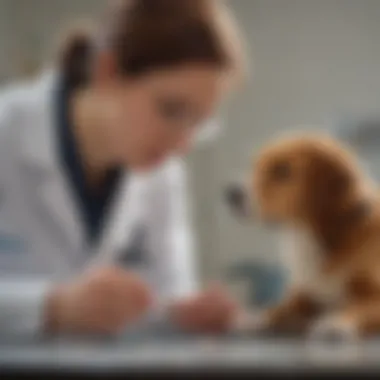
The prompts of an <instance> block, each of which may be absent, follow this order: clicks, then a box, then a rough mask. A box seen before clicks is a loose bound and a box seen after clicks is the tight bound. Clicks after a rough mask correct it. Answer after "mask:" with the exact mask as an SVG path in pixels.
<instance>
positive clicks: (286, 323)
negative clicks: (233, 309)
mask: <svg viewBox="0 0 380 380" xmlns="http://www.w3.org/2000/svg"><path fill="white" fill-rule="evenodd" d="M227 199H228V203H229V204H230V205H231V206H232V209H233V210H234V211H235V212H237V213H238V214H239V215H240V216H242V217H247V216H249V215H253V214H257V215H259V217H260V219H261V220H262V221H264V222H267V223H269V224H271V225H276V226H278V227H279V228H280V229H281V231H282V232H284V237H285V240H284V241H283V242H282V243H281V247H282V257H283V263H284V265H285V266H286V268H287V270H288V272H289V288H288V292H287V296H286V297H285V299H284V300H283V302H281V303H280V305H278V306H276V307H274V308H273V309H270V310H266V311H264V312H263V314H262V315H251V316H250V317H249V318H248V319H245V320H244V321H241V323H242V324H241V328H242V329H243V330H255V329H261V328H269V329H276V328H285V329H286V328H290V327H292V328H293V327H294V325H295V327H296V328H297V327H298V328H302V329H305V328H306V329H308V331H309V333H310V334H311V335H312V336H317V337H321V336H322V337H330V336H333V337H336V336H337V337H339V338H340V337H343V338H347V337H351V338H355V337H363V336H366V335H367V334H372V333H380V205H379V199H378V194H377V190H376V188H375V186H374V185H373V184H372V183H371V181H370V179H369V178H367V177H366V176H365V175H364V172H363V171H362V170H361V169H360V166H359V163H358V161H357V160H356V157H355V156H354V155H353V154H352V153H351V152H350V151H349V150H348V149H347V147H345V146H343V145H342V144H340V143H338V141H335V140H334V139H332V138H330V137H329V136H328V135H317V134H316V135H312V134H310V135H304V136H294V137H291V138H280V139H278V140H276V141H274V142H271V143H269V144H268V145H266V146H265V148H264V149H263V150H262V151H261V152H260V153H259V155H258V157H256V158H254V160H253V162H252V169H251V174H250V176H249V179H248V184H247V185H246V186H245V187H242V186H237V185H235V186H232V187H229V188H228V190H227Z"/></svg>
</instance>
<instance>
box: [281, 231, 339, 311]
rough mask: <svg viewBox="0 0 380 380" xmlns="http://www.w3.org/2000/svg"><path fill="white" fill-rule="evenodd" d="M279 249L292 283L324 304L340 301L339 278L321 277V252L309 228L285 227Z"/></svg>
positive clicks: (322, 254) (322, 253)
mask: <svg viewBox="0 0 380 380" xmlns="http://www.w3.org/2000/svg"><path fill="white" fill-rule="evenodd" d="M280 251H281V253H282V260H283V264H284V265H285V266H286V267H287V269H288V271H289V275H290V281H291V284H292V285H294V286H296V287H297V288H298V289H302V291H305V292H306V293H307V294H309V295H310V296H311V297H313V298H314V299H315V300H316V301H317V302H320V303H321V304H324V305H326V306H328V305H330V304H334V305H336V304H337V303H340V302H341V301H342V300H343V297H344V292H343V290H344V287H343V281H342V279H341V278H337V277H336V278H333V277H330V278H327V277H326V276H323V273H322V271H321V269H322V264H323V259H324V252H323V251H322V249H321V247H319V246H318V244H317V242H316V241H315V239H314V238H313V236H312V235H311V234H310V233H309V232H308V231H306V230H302V229H301V228H287V229H286V230H285V231H284V238H283V239H281V247H280Z"/></svg>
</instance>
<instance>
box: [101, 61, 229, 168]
mask: <svg viewBox="0 0 380 380" xmlns="http://www.w3.org/2000/svg"><path fill="white" fill-rule="evenodd" d="M223 87H224V81H223V75H222V72H221V71H220V70H218V69H216V68H214V67H210V66H207V65H204V66H202V65H188V66H186V67H185V66H183V67H181V68H178V69H172V70H167V71H156V72H151V73H149V74H146V75H143V76H139V77H137V78H132V79H123V80H120V78H118V80H116V79H115V80H113V81H110V82H109V83H108V84H107V85H106V86H105V85H104V86H103V88H102V99H103V101H102V102H100V106H99V109H98V110H97V111H96V112H99V115H100V118H101V120H102V122H101V125H102V126H101V128H102V129H103V136H104V140H105V141H104V144H105V146H107V151H108V152H110V154H111V155H112V160H113V161H115V162H117V163H118V164H122V165H124V166H128V167H132V168H134V169H143V170H145V169H150V168H153V167H155V166H157V165H159V164H160V163H162V161H164V160H165V159H166V158H168V157H169V156H171V155H175V154H184V153H186V152H187V151H188V149H189V148H190V147H191V143H192V142H193V141H194V139H195V137H196V134H197V133H199V129H200V128H202V124H204V123H205V122H206V121H207V120H208V119H209V118H211V117H212V115H213V113H214V112H215V110H216V108H217V106H218V104H219V102H220V100H221V97H222V95H223V92H224V90H223Z"/></svg>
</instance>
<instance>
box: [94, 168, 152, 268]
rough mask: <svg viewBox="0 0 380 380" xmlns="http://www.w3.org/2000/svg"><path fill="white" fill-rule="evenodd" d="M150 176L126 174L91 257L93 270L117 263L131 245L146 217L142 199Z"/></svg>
mask: <svg viewBox="0 0 380 380" xmlns="http://www.w3.org/2000/svg"><path fill="white" fill-rule="evenodd" d="M147 185H148V176H146V175H142V174H126V175H124V178H123V180H122V183H121V186H120V187H119V189H118V193H117V196H116V198H115V201H114V203H113V205H112V208H111V210H110V213H109V216H108V219H107V223H106V226H105V228H104V231H103V234H102V238H101V240H100V242H99V244H98V246H97V247H96V248H95V250H94V252H93V255H92V257H91V260H92V262H91V264H90V267H91V266H97V265H102V264H105V265H107V264H111V263H115V262H117V260H118V259H119V255H121V254H123V252H124V251H123V247H126V246H128V245H129V244H131V242H132V239H133V237H134V233H135V232H136V227H137V226H138V223H139V221H141V218H142V216H143V198H144V194H145V191H146V189H147Z"/></svg>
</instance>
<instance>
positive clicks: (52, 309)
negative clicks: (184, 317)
mask: <svg viewBox="0 0 380 380" xmlns="http://www.w3.org/2000/svg"><path fill="white" fill-rule="evenodd" d="M151 302H152V296H151V293H150V291H149V289H148V287H147V286H146V285H145V284H144V282H143V281H142V280H141V279H140V278H139V276H137V275H135V274H133V273H130V272H127V271H125V270H123V269H120V268H106V269H100V270H97V271H95V272H92V273H89V274H87V275H85V276H83V277H82V278H79V279H78V280H77V281H76V282H73V283H71V284H68V285H63V286H61V287H58V288H57V289H55V290H54V291H53V292H52V293H51V294H50V297H48V300H47V308H46V328H47V330H49V331H52V332H75V333H116V332H119V331H120V330H122V329H123V328H125V327H126V326H127V325H128V324H131V323H133V322H135V321H137V320H138V319H139V318H141V317H142V316H143V314H144V313H145V312H146V311H147V309H148V308H149V307H150V305H151Z"/></svg>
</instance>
